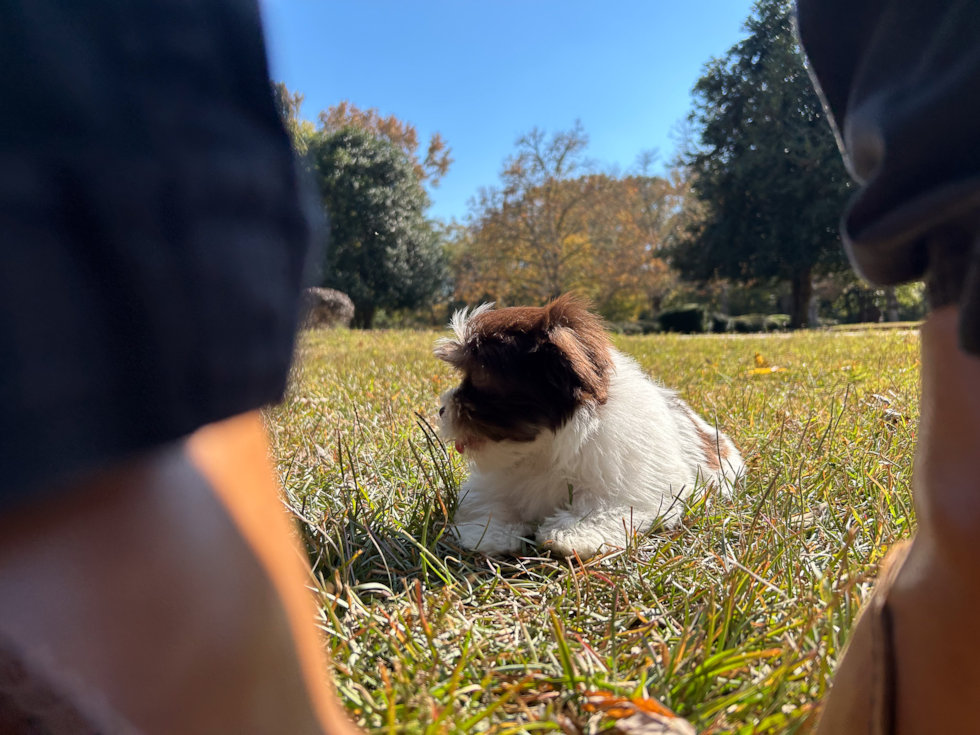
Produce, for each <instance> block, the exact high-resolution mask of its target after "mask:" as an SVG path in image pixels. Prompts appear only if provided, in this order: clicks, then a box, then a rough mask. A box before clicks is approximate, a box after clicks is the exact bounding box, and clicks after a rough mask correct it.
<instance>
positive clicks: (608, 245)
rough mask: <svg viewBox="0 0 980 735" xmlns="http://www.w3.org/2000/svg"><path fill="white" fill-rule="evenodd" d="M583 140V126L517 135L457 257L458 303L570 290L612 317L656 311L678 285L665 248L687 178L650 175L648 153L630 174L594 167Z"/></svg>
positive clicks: (530, 299)
mask: <svg viewBox="0 0 980 735" xmlns="http://www.w3.org/2000/svg"><path fill="white" fill-rule="evenodd" d="M587 146H588V136H587V135H586V134H585V132H584V130H583V129H582V126H581V124H579V123H576V125H575V126H574V127H573V128H572V129H571V130H567V131H559V132H557V133H554V134H552V135H550V136H548V135H546V134H545V133H544V132H543V131H541V130H538V129H534V130H532V131H531V132H530V133H528V134H526V135H524V136H522V137H521V138H519V139H518V141H517V151H516V152H515V154H514V155H512V156H511V157H510V158H508V159H507V161H506V162H505V164H504V169H503V172H502V173H501V186H500V187H497V188H487V189H483V190H482V191H481V192H480V193H479V195H478V197H477V198H476V200H475V201H474V202H473V206H472V215H471V219H470V223H469V227H468V228H467V231H466V233H465V236H464V237H462V238H461V239H460V241H459V243H458V245H457V247H456V249H455V252H454V254H453V259H452V260H453V269H454V273H455V277H456V297H457V298H458V299H459V300H461V301H466V302H469V303H478V302H481V301H496V302H498V303H500V304H502V305H506V304H536V303H543V302H545V301H547V300H548V299H551V298H554V297H556V296H558V295H559V294H561V293H565V292H568V291H575V292H577V293H580V294H582V295H585V296H588V297H589V298H590V299H591V300H592V302H593V304H594V305H595V307H596V308H597V309H598V310H599V311H600V313H602V314H603V315H604V316H606V317H607V318H610V319H633V318H636V316H637V315H638V314H640V313H641V312H648V313H649V312H651V311H652V312H655V311H656V310H657V309H659V306H660V303H661V301H662V300H663V298H664V297H665V295H666V294H667V292H668V291H669V290H670V288H672V286H673V284H674V282H675V276H674V274H673V272H672V271H671V270H670V268H669V267H668V265H667V263H666V262H665V261H664V259H663V258H662V257H661V254H662V253H661V250H662V247H663V245H664V242H665V239H666V238H667V236H668V234H669V231H670V228H671V227H672V226H673V224H674V221H675V218H676V216H677V213H678V211H679V210H680V206H679V204H680V200H681V198H682V197H683V195H684V189H685V185H684V182H683V181H681V180H679V179H676V178H674V179H665V178H663V177H658V176H652V175H650V173H649V170H648V169H649V168H650V166H651V165H652V158H651V157H650V156H649V155H648V156H647V157H646V159H645V162H644V160H643V159H641V165H640V170H639V171H638V172H636V173H634V174H631V175H628V176H624V177H618V176H613V175H609V174H604V173H597V172H595V170H594V167H593V165H592V164H591V162H590V161H589V160H588V159H587V158H586V156H585V151H586V148H587ZM644 163H645V165H644Z"/></svg>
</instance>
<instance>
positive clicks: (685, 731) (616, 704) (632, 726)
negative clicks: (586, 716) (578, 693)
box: [583, 692, 697, 735]
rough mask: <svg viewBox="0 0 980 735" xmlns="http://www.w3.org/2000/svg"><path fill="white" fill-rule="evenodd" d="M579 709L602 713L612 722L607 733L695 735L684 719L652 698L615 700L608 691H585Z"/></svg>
mask: <svg viewBox="0 0 980 735" xmlns="http://www.w3.org/2000/svg"><path fill="white" fill-rule="evenodd" d="M583 709H584V710H585V711H587V712H602V713H603V714H604V715H606V717H609V718H611V719H614V720H616V725H615V727H614V728H613V729H612V730H609V731H608V732H610V733H619V735H697V734H696V731H695V729H694V727H693V726H692V725H691V723H689V722H688V721H687V720H684V719H681V718H680V717H678V716H677V715H675V714H674V713H673V712H671V711H670V710H669V709H668V708H667V707H664V706H663V705H662V704H661V703H660V702H658V701H657V700H655V699H644V698H643V697H633V698H631V699H627V698H626V697H618V696H616V695H615V694H612V693H610V692H589V693H588V694H586V695H585V705H584V706H583Z"/></svg>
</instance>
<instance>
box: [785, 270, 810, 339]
mask: <svg viewBox="0 0 980 735" xmlns="http://www.w3.org/2000/svg"><path fill="white" fill-rule="evenodd" d="M810 275H811V274H810V269H809V268H805V269H803V270H801V271H799V272H797V273H795V274H794V275H793V279H792V284H793V293H792V299H791V301H790V312H789V326H790V328H791V329H801V328H803V327H805V326H806V325H807V322H808V321H809V317H810V296H811V295H812V294H813V281H812V280H811V278H810Z"/></svg>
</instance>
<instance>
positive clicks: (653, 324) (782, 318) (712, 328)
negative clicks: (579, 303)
mask: <svg viewBox="0 0 980 735" xmlns="http://www.w3.org/2000/svg"><path fill="white" fill-rule="evenodd" d="M789 319H790V318H789V315H788V314H745V315H744V316H725V315H723V314H711V313H709V312H708V310H707V309H706V308H705V307H704V306H701V305H700V304H685V305H684V306H679V307H676V308H673V309H666V310H664V311H662V312H661V313H660V317H659V318H658V319H657V321H636V322H614V323H612V324H610V325H609V328H610V329H611V330H612V331H613V332H617V333H618V334H652V333H656V332H678V333H681V334H704V333H706V332H715V333H723V332H737V333H740V334H749V333H752V332H775V331H779V330H783V329H786V328H787V327H789Z"/></svg>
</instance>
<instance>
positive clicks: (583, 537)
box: [537, 528, 605, 560]
mask: <svg viewBox="0 0 980 735" xmlns="http://www.w3.org/2000/svg"><path fill="white" fill-rule="evenodd" d="M537 542H538V545H539V546H540V547H541V548H542V549H544V550H545V551H550V552H551V553H552V554H553V555H554V556H560V557H567V556H575V555H576V554H578V557H579V558H580V559H582V560H585V559H591V558H592V557H593V556H595V555H596V554H597V553H598V552H599V549H601V548H602V545H603V544H604V543H605V540H604V539H603V538H602V536H600V535H599V534H598V533H595V532H594V531H592V532H590V531H588V530H587V529H577V528H551V529H545V528H542V529H540V530H539V531H538V535H537Z"/></svg>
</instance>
